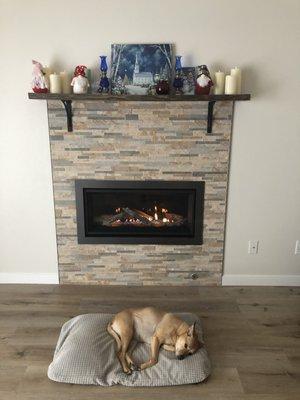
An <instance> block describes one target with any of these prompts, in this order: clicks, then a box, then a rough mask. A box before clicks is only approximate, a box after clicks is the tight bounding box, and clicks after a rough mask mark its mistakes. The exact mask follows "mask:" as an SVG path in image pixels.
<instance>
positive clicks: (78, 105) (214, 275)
mask: <svg viewBox="0 0 300 400" xmlns="http://www.w3.org/2000/svg"><path fill="white" fill-rule="evenodd" d="M232 110H233V107H232V103H231V102H217V103H216V105H215V111H214V115H215V119H214V124H213V134H207V133H206V118H207V103H206V102H176V103H174V102H126V101H119V102H118V101H116V102H111V101H84V102H77V101H74V102H73V112H74V117H73V125H74V131H73V132H67V131H66V116H65V111H64V108H63V106H62V104H61V102H59V101H49V102H48V117H49V132H50V146H51V158H52V173H53V189H54V203H55V218H56V233H57V247H58V260H59V276H60V283H64V284H70V283H73V284H74V283H75V284H81V283H82V284H102V285H182V286H187V285H193V286H200V285H219V284H220V283H221V275H222V265H223V249H224V228H225V213H226V192H227V181H228V166H229V154H230V138H231V124H232ZM75 179H101V180H102V179H107V180H156V179H160V180H175V181H176V180H179V181H188V180H204V181H205V205H204V234H203V240H204V243H203V245H202V246H200V245H114V244H109V245H105V244H97V245H86V244H78V243H77V228H76V204H75V184H74V180H75ZM194 273H196V276H197V279H192V274H194ZM193 277H195V275H193Z"/></svg>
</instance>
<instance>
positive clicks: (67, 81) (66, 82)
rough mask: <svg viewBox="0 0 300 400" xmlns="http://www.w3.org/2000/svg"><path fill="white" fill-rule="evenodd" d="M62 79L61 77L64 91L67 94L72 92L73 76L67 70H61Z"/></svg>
mask: <svg viewBox="0 0 300 400" xmlns="http://www.w3.org/2000/svg"><path fill="white" fill-rule="evenodd" d="M59 75H60V79H61V86H62V92H63V93H65V94H69V93H71V92H72V91H71V78H70V75H69V74H68V73H67V72H66V71H63V72H60V74H59Z"/></svg>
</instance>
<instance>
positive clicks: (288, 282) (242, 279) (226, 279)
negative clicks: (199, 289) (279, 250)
mask: <svg viewBox="0 0 300 400" xmlns="http://www.w3.org/2000/svg"><path fill="white" fill-rule="evenodd" d="M222 286H300V275H223V276H222Z"/></svg>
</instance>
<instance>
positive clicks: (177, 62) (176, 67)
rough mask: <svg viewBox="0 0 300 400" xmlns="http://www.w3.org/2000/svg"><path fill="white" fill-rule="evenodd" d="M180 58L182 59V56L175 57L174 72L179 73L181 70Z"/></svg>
mask: <svg viewBox="0 0 300 400" xmlns="http://www.w3.org/2000/svg"><path fill="white" fill-rule="evenodd" d="M181 57H182V56H176V57H175V71H178V70H180V72H181V69H182V66H181Z"/></svg>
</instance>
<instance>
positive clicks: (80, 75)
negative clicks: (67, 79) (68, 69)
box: [71, 65, 90, 94]
mask: <svg viewBox="0 0 300 400" xmlns="http://www.w3.org/2000/svg"><path fill="white" fill-rule="evenodd" d="M86 69H87V68H86V66H84V65H77V67H76V68H75V71H74V78H73V79H72V82H71V86H73V92H74V93H75V94H82V93H83V94H84V93H87V91H88V88H89V87H90V84H89V81H88V79H87V78H86V76H85V71H86Z"/></svg>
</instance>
